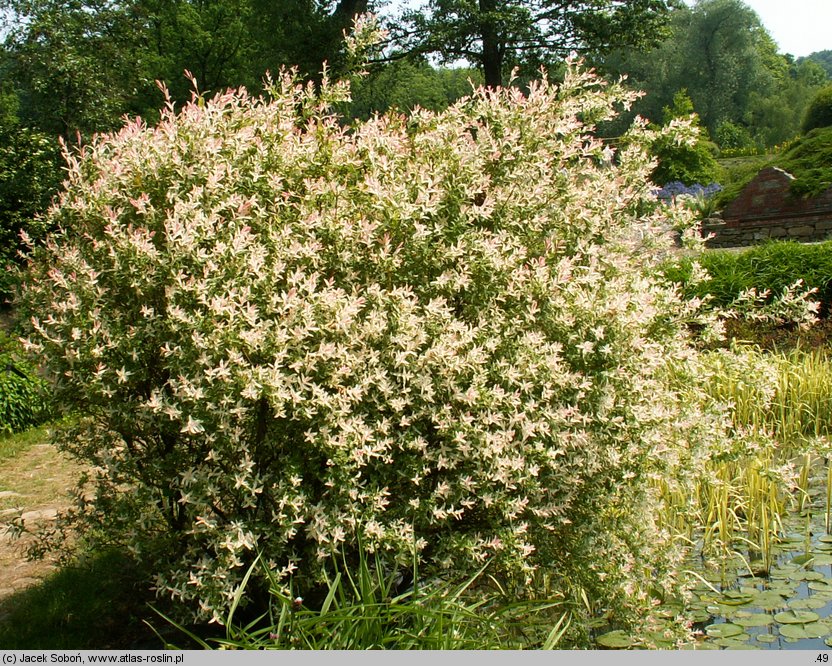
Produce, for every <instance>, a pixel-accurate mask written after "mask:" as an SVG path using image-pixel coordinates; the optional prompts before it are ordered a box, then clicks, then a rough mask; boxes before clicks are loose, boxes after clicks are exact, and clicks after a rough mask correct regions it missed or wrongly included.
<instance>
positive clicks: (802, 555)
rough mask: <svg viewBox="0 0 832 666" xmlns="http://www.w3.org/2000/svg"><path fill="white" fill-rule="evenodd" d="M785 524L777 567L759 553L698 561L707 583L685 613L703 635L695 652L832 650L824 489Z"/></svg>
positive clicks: (775, 555)
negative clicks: (763, 559)
mask: <svg viewBox="0 0 832 666" xmlns="http://www.w3.org/2000/svg"><path fill="white" fill-rule="evenodd" d="M819 486H820V484H813V490H812V492H811V494H810V497H809V501H808V502H806V504H805V506H804V508H803V510H802V511H797V510H795V511H793V512H792V513H791V514H789V516H788V517H787V518H786V520H785V521H784V530H783V535H781V538H780V539H779V540H778V541H779V542H778V543H777V544H776V545H775V546H774V547H773V548H772V553H771V561H770V566H768V567H766V566H765V564H764V562H763V561H762V560H761V559H760V554H759V553H754V552H748V550H747V549H746V552H744V553H742V552H741V551H740V550H739V548H740V547H741V544H736V546H737V551H738V554H737V555H736V556H735V557H732V558H730V559H725V560H723V561H719V562H715V561H709V560H708V559H707V558H704V557H702V556H701V555H698V556H694V557H691V559H690V561H689V564H690V568H691V571H694V572H696V574H697V575H698V576H699V577H701V579H703V580H701V583H700V584H699V585H697V587H696V588H695V590H694V593H695V597H696V599H695V600H694V601H692V602H691V603H689V604H688V606H687V608H686V611H687V614H688V616H689V617H691V618H692V619H693V620H694V622H695V625H694V626H695V627H696V628H697V629H698V630H700V631H702V632H703V636H702V638H701V640H700V641H699V642H698V644H697V645H696V646H695V647H696V649H746V650H747V649H770V650H828V649H829V648H830V647H832V536H830V535H828V534H827V530H826V523H827V520H826V518H827V517H826V513H825V511H826V508H825V488H824V487H819Z"/></svg>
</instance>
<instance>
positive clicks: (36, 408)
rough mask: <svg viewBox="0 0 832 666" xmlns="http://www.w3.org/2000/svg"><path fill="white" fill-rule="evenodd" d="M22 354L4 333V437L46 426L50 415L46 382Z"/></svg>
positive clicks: (0, 371)
mask: <svg viewBox="0 0 832 666" xmlns="http://www.w3.org/2000/svg"><path fill="white" fill-rule="evenodd" d="M19 351H20V350H19V345H18V344H17V343H15V342H14V341H13V340H11V339H10V338H9V337H8V336H6V335H5V334H4V333H2V332H0V435H8V434H11V433H15V432H20V431H21V430H25V429H26V428H28V427H30V426H33V425H37V424H38V423H42V422H43V421H44V420H45V418H46V415H47V413H48V410H47V408H46V391H45V385H44V382H43V380H42V379H41V378H40V377H39V376H38V374H37V369H36V368H34V367H33V366H32V365H31V364H29V363H28V362H26V361H25V360H24V359H23V357H22V355H21V354H20V353H19Z"/></svg>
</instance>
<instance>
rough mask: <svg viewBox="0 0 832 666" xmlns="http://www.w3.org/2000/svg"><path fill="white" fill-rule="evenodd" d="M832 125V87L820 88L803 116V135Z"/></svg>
mask: <svg viewBox="0 0 832 666" xmlns="http://www.w3.org/2000/svg"><path fill="white" fill-rule="evenodd" d="M830 125H832V86H826V87H825V88H821V89H820V90H819V91H818V92H817V94H816V95H815V96H814V98H813V99H812V101H811V102H809V106H808V107H807V108H806V115H804V116H803V127H802V129H803V133H804V134H808V133H809V132H811V131H812V130H813V129H818V128H821V127H829V126H830Z"/></svg>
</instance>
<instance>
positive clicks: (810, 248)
mask: <svg viewBox="0 0 832 666" xmlns="http://www.w3.org/2000/svg"><path fill="white" fill-rule="evenodd" d="M698 261H699V263H700V264H701V265H702V266H703V267H704V268H705V270H707V271H708V274H709V275H710V276H711V279H710V280H708V281H707V282H703V283H697V284H691V283H690V276H691V266H692V260H691V259H688V258H686V259H682V260H680V261H678V262H675V263H673V264H669V265H667V266H665V267H664V273H665V275H666V276H667V277H668V278H669V279H671V280H672V281H674V282H679V283H681V284H682V286H683V289H684V291H685V294H686V295H687V296H691V297H692V296H698V297H702V296H705V295H706V294H710V295H711V296H712V298H713V303H714V305H718V306H727V305H729V304H730V303H731V302H732V301H733V300H734V299H736V298H737V296H738V295H739V294H740V293H741V292H743V291H745V290H747V289H750V288H752V287H754V288H756V289H757V290H758V291H762V290H764V289H769V290H771V292H772V294H774V295H776V294H780V293H782V292H783V290H784V289H785V288H786V287H788V286H789V285H791V284H793V283H794V282H795V281H796V280H803V282H804V284H805V285H806V286H807V287H810V288H813V287H814V288H817V290H818V291H817V293H816V294H815V296H814V298H815V299H816V300H818V301H819V302H820V303H821V313H822V314H824V315H828V313H829V307H830V303H832V241H829V242H826V243H818V244H811V245H806V244H802V243H795V242H790V241H772V242H769V243H765V244H763V245H758V246H756V247H753V248H751V249H749V250H745V251H743V252H736V251H726V250H714V251H710V252H706V253H704V254H703V255H702V256H701V257H699V258H698Z"/></svg>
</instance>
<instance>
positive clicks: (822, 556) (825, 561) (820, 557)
mask: <svg viewBox="0 0 832 666" xmlns="http://www.w3.org/2000/svg"><path fill="white" fill-rule="evenodd" d="M830 545H832V544H830ZM812 564H813V565H814V566H816V567H825V566H828V565H830V564H832V555H829V554H828V553H815V561H814V562H812Z"/></svg>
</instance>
